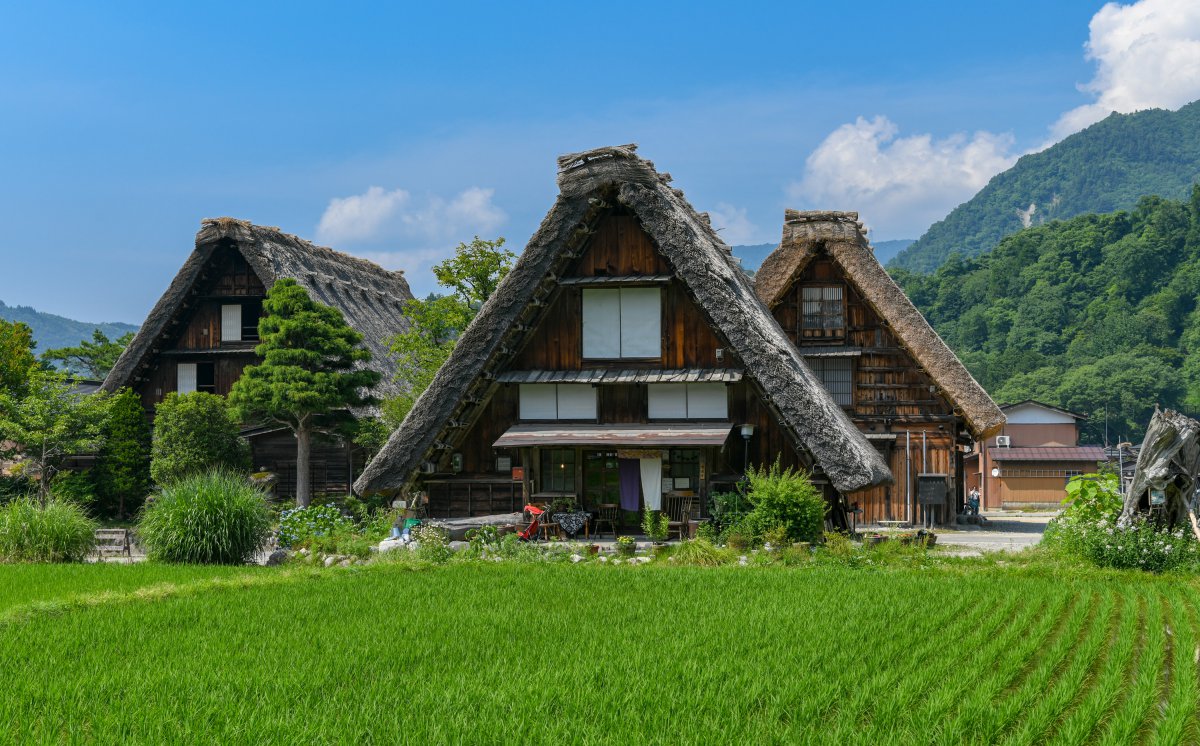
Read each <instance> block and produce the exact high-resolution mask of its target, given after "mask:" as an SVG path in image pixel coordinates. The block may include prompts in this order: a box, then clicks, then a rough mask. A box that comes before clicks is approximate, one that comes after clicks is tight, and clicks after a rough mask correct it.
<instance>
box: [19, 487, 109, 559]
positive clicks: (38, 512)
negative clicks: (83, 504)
mask: <svg viewBox="0 0 1200 746" xmlns="http://www.w3.org/2000/svg"><path fill="white" fill-rule="evenodd" d="M96 528H97V524H96V522H95V521H93V520H92V519H90V518H88V517H87V516H86V515H84V513H83V510H82V509H81V508H79V507H78V506H77V505H75V504H73V503H69V502H62V501H58V500H49V501H47V502H45V503H42V502H40V501H38V500H35V499H33V498H29V497H25V498H18V499H16V500H13V501H11V502H9V503H7V504H5V505H3V506H0V561H5V562H79V561H82V560H83V558H84V557H86V556H87V554H88V552H90V551H92V548H93V547H94V546H95V545H96V540H95V532H96Z"/></svg>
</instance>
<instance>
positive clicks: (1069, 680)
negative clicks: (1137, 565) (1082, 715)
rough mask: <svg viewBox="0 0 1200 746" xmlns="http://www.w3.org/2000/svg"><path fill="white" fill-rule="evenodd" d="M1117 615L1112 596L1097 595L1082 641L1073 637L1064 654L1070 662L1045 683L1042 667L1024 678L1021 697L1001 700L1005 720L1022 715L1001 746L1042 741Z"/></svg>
mask: <svg viewBox="0 0 1200 746" xmlns="http://www.w3.org/2000/svg"><path fill="white" fill-rule="evenodd" d="M1117 612H1118V609H1117V602H1116V599H1115V598H1114V596H1112V595H1109V594H1103V595H1101V597H1100V599H1099V602H1098V605H1097V606H1096V609H1095V613H1094V615H1093V617H1092V618H1091V619H1090V620H1089V622H1088V623H1086V624H1085V626H1084V629H1083V630H1081V632H1082V639H1081V640H1080V639H1078V638H1075V639H1076V641H1077V644H1076V646H1075V647H1074V649H1073V650H1071V651H1069V652H1068V655H1069V659H1070V660H1069V662H1067V663H1064V664H1063V667H1062V670H1061V671H1060V672H1059V673H1058V676H1057V678H1056V679H1054V680H1053V683H1051V681H1050V680H1049V672H1048V671H1046V670H1045V669H1044V667H1043V671H1042V672H1035V673H1033V674H1031V675H1030V676H1029V677H1028V678H1027V679H1026V681H1025V685H1024V687H1023V689H1024V691H1025V694H1026V696H1025V697H1024V698H1018V697H1017V696H1011V697H1009V698H1008V699H1007V700H1005V703H1004V708H1005V709H1006V710H1010V711H1009V712H1006V713H1005V714H1006V716H1007V717H1013V716H1014V715H1016V714H1019V713H1022V712H1023V713H1025V717H1024V720H1022V721H1021V723H1020V725H1019V726H1017V727H1016V728H1014V729H1013V730H1012V732H1010V733H1009V734H1008V736H1007V737H1005V739H1004V743H1006V744H1030V743H1040V742H1041V741H1042V740H1043V739H1042V734H1043V733H1044V732H1045V731H1046V729H1048V728H1049V727H1050V725H1051V724H1052V723H1053V722H1054V719H1055V718H1056V717H1057V716H1058V714H1059V713H1060V712H1062V711H1063V710H1064V709H1066V708H1067V707H1068V706H1069V705H1070V703H1071V702H1072V701H1073V700H1074V699H1075V697H1076V696H1077V695H1078V693H1079V691H1080V689H1081V688H1082V687H1083V684H1084V681H1085V679H1086V678H1087V675H1088V672H1089V671H1091V670H1092V667H1093V664H1094V663H1095V662H1096V660H1097V658H1098V657H1099V656H1100V655H1101V654H1102V652H1103V646H1104V644H1105V643H1106V642H1108V641H1109V640H1110V639H1111V637H1112V629H1113V625H1114V624H1115V623H1116V621H1117V619H1118V618H1119V617H1118V613H1117ZM1060 639H1061V640H1071V639H1072V637H1071V636H1070V635H1063V637H1061V638H1060ZM1013 708H1015V709H1016V712H1015V713H1014V712H1012V711H1011V710H1012V709H1013Z"/></svg>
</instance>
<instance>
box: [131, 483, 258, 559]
mask: <svg viewBox="0 0 1200 746" xmlns="http://www.w3.org/2000/svg"><path fill="white" fill-rule="evenodd" d="M270 526H271V519H270V511H269V510H268V508H267V503H266V495H265V494H264V493H263V492H261V491H260V490H258V489H256V488H255V487H254V486H253V485H251V484H250V483H249V481H247V479H246V478H245V477H243V476H241V475H238V474H233V473H230V472H225V471H212V472H208V473H205V474H194V475H192V476H189V477H184V478H182V479H179V480H177V481H174V482H172V483H171V484H169V485H168V486H167V487H165V488H164V489H163V491H162V494H160V495H159V496H158V497H157V498H156V499H154V500H153V501H151V502H149V503H148V504H147V505H146V507H145V508H144V509H143V510H142V516H141V520H140V521H139V523H138V534H139V535H140V536H141V538H142V541H143V543H144V544H145V545H146V550H147V553H148V554H149V556H150V557H151V558H152V559H157V560H163V561H166V562H193V563H200V564H238V563H243V562H245V561H247V560H248V559H250V558H251V557H252V556H253V555H254V553H255V552H257V551H258V550H259V548H261V547H262V545H263V542H264V541H265V540H266V538H267V533H268V531H269V530H270Z"/></svg>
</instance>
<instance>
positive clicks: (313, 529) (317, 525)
mask: <svg viewBox="0 0 1200 746" xmlns="http://www.w3.org/2000/svg"><path fill="white" fill-rule="evenodd" d="M353 530H354V521H352V520H351V519H349V518H347V517H346V516H344V515H342V511H341V510H339V509H338V507H337V506H336V505H333V504H325V505H310V506H308V507H307V508H292V509H291V510H285V511H283V512H282V513H280V514H279V533H278V540H279V546H281V547H283V548H284V549H293V548H300V547H308V548H310V549H311V548H313V547H312V542H313V540H315V539H327V538H329V537H334V536H337V535H339V534H344V533H347V532H352V531H353Z"/></svg>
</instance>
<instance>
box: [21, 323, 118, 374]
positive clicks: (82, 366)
mask: <svg viewBox="0 0 1200 746" xmlns="http://www.w3.org/2000/svg"><path fill="white" fill-rule="evenodd" d="M133 336H134V334H133V332H126V333H125V334H122V335H121V336H120V337H118V338H117V339H116V340H115V341H114V340H110V339H109V338H108V335H107V334H105V333H104V332H103V331H101V330H100V329H95V330H93V331H92V339H91V341H88V340H86V339H85V340H83V341H81V342H80V343H79V344H78V345H75V346H74V347H59V348H56V349H53V350H46V351H45V352H43V353H42V360H45V361H46V362H51V363H61V364H62V366H63V367H64V368H65V369H66V370H67V371H68V372H70V373H72V374H73V375H76V376H81V377H83V378H91V379H94V380H97V381H102V380H104V377H105V376H107V375H108V372H109V371H110V370H112V367H113V366H114V365H116V364H117V358H119V357H121V353H122V352H123V351H124V350H125V348H126V347H127V346H128V345H129V343H130V342H132V341H133Z"/></svg>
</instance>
